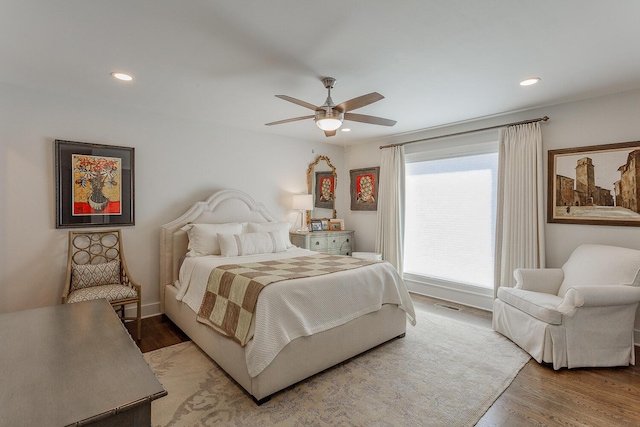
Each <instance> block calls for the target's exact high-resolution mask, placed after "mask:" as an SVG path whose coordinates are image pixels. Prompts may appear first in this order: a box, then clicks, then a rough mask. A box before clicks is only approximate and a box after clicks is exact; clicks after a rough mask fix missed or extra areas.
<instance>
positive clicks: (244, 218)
mask: <svg viewBox="0 0 640 427" xmlns="http://www.w3.org/2000/svg"><path fill="white" fill-rule="evenodd" d="M226 222H278V219H277V218H276V217H275V216H273V215H272V214H271V212H269V211H268V210H267V209H266V208H265V207H264V205H263V204H262V203H258V202H256V201H254V200H253V199H252V198H251V196H249V195H248V194H246V193H243V192H242V191H239V190H222V191H218V192H216V193H214V194H213V195H212V196H211V197H209V198H208V199H207V200H205V201H204V202H196V203H195V204H194V205H193V206H191V208H189V210H187V211H186V212H185V213H184V214H182V215H181V216H180V217H178V218H176V219H174V220H173V221H171V222H169V223H168V224H165V225H163V226H162V227H161V232H162V235H161V236H160V311H161V312H163V313H164V287H165V286H166V285H169V284H173V283H175V281H176V280H178V272H179V269H180V262H181V260H182V258H183V257H184V256H185V254H186V253H187V245H188V243H189V241H188V237H187V233H186V232H185V231H182V230H181V228H182V227H184V226H185V225H186V224H188V223H208V224H222V223H226Z"/></svg>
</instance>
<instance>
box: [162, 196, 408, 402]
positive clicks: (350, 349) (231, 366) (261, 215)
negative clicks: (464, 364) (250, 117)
mask: <svg viewBox="0 0 640 427" xmlns="http://www.w3.org/2000/svg"><path fill="white" fill-rule="evenodd" d="M230 223H233V224H237V223H240V224H242V225H243V231H242V232H246V231H247V230H246V227H247V224H251V225H253V226H255V227H258V226H259V227H263V226H264V227H267V228H268V227H271V226H272V225H276V224H280V225H281V224H282V223H281V222H280V221H279V220H278V219H277V218H276V217H275V216H274V215H272V214H271V213H270V212H269V211H268V210H267V209H266V208H265V207H264V205H263V204H262V203H258V202H256V201H254V200H253V199H252V198H251V197H250V196H249V195H247V194H246V193H244V192H241V191H237V190H222V191H218V192H216V193H214V194H213V195H212V196H211V197H209V198H208V199H207V200H206V201H203V202H197V203H195V204H194V205H193V206H192V207H191V208H190V209H189V210H188V211H187V212H185V213H184V214H183V215H181V216H180V217H179V218H177V219H175V220H174V221H171V222H170V223H168V224H165V225H163V226H162V229H161V244H160V251H161V262H160V268H161V271H160V278H161V280H160V305H161V311H162V312H163V313H164V314H166V315H167V317H169V319H171V320H172V321H173V322H174V323H175V324H176V325H177V326H178V327H180V329H182V330H183V331H184V332H185V333H186V334H187V335H188V336H189V337H190V338H191V340H192V341H193V342H194V343H195V344H196V345H198V346H199V347H200V348H201V349H202V350H203V351H204V352H205V353H206V354H207V355H209V357H211V359H213V361H215V362H216V363H217V364H218V365H219V366H220V367H221V368H222V369H223V370H224V371H225V372H226V373H227V374H229V375H230V376H231V377H232V378H233V379H234V380H235V381H236V382H237V383H238V384H239V385H240V386H242V387H243V388H244V389H245V390H246V391H247V393H248V394H249V395H251V396H252V397H253V399H254V400H255V401H256V403H258V404H262V403H264V402H266V401H268V400H269V399H270V397H271V395H273V394H274V393H276V392H278V391H280V390H282V389H284V388H286V387H289V386H291V385H293V384H295V383H297V382H299V381H301V380H303V379H305V378H308V377H310V376H312V375H314V374H317V373H318V372H321V371H323V370H325V369H327V368H330V367H332V366H334V365H336V364H338V363H340V362H343V361H345V360H347V359H349V358H351V357H354V356H356V355H358V354H360V353H362V352H364V351H367V350H369V349H372V348H373V347H376V346H378V345H380V344H382V343H384V342H386V341H389V340H391V339H394V338H398V337H403V336H404V334H405V330H406V324H407V320H409V322H410V323H412V324H415V313H414V310H413V305H412V303H411V299H410V297H409V294H408V292H407V290H406V287H405V286H404V283H402V280H401V279H400V278H399V276H398V274H397V272H395V269H393V267H391V266H390V264H388V263H386V262H368V263H369V264H371V265H367V266H362V267H359V268H355V269H353V270H350V271H340V272H338V273H331V274H327V275H325V276H320V277H313V278H309V279H294V280H287V281H284V282H278V283H273V284H271V285H270V286H268V287H265V288H264V290H263V292H262V293H261V294H260V296H259V298H258V302H257V308H256V314H255V317H254V321H253V322H252V327H251V334H252V335H251V336H252V338H251V340H250V341H249V342H248V343H247V344H246V345H244V346H243V345H241V344H239V343H237V342H236V341H234V340H232V339H229V338H227V337H224V336H222V335H221V334H219V333H217V332H215V331H214V330H213V329H211V328H210V327H209V326H206V325H204V324H203V323H201V322H199V321H198V320H197V319H196V318H197V313H196V312H197V310H196V308H197V307H196V306H195V303H194V301H197V299H198V298H201V297H200V296H199V295H200V294H201V293H202V292H203V291H202V289H201V286H202V285H197V283H198V282H197V281H196V279H195V278H197V277H201V276H203V273H202V271H203V270H198V269H199V268H200V269H201V268H204V267H202V266H201V265H200V264H198V265H197V266H194V265H195V264H193V262H195V261H194V260H193V259H192V257H189V256H186V255H187V254H188V253H190V251H189V237H188V230H187V229H188V227H190V226H191V225H192V224H225V225H226V224H230ZM256 224H257V225H256ZM215 227H217V225H216V226H215ZM250 231H251V230H250ZM218 236H220V235H218ZM287 241H288V235H287ZM191 252H192V251H191ZM310 254H316V253H311V252H310V251H307V250H305V249H300V248H296V247H288V248H287V249H286V250H285V251H282V252H279V253H277V254H271V255H273V256H275V257H276V258H277V259H283V258H284V259H288V258H290V257H297V256H306V255H310ZM252 257H257V258H252ZM217 258H220V256H216V255H212V256H207V257H202V259H203V260H204V261H206V262H208V263H209V264H212V265H220V264H221V263H222V261H225V260H222V261H221V260H219V259H217ZM222 258H224V257H222ZM349 258H350V257H349ZM246 259H247V257H230V258H227V259H226V263H228V264H230V263H237V262H238V260H246ZM248 259H249V260H252V259H260V260H262V259H271V258H269V257H268V256H267V257H266V258H265V256H264V255H263V254H256V255H250V256H249V257H248ZM347 261H348V260H347ZM243 265H244V264H243ZM181 267H182V269H181ZM339 275H342V276H344V277H340V276H339ZM338 279H340V280H338ZM312 280H313V281H315V282H314V283H315V286H314V287H307V288H304V286H309V285H308V283H307V282H305V281H309V282H310V281H312ZM334 282H335V283H340V286H341V287H345V288H344V289H346V291H344V292H347V293H349V294H350V295H351V299H353V300H354V301H357V303H358V304H361V302H360V300H367V301H369V302H365V303H362V304H368V305H367V306H362V307H359V308H358V309H357V310H355V312H354V313H349V314H346V315H340V316H339V318H336V319H334V320H332V321H330V322H326V321H322V322H324V323H323V326H322V327H316V324H313V325H312V326H311V327H310V328H307V327H306V326H305V328H306V330H307V332H306V333H305V332H300V331H298V332H297V333H295V334H293V335H291V336H290V337H289V340H288V342H285V343H278V344H277V345H276V344H272V342H271V341H270V340H272V338H269V339H268V340H266V339H264V338H262V335H261V334H264V332H263V330H264V329H265V328H264V327H262V326H261V325H263V323H261V322H263V321H264V322H266V321H267V320H264V319H271V318H276V316H273V313H271V312H269V310H270V309H271V307H272V306H273V305H274V304H276V305H277V304H281V307H284V308H283V309H286V310H290V311H291V310H293V311H294V312H296V310H297V311H301V312H304V313H306V310H308V309H309V310H310V311H313V307H311V306H307V307H305V308H303V309H297V308H296V307H295V304H293V305H294V307H293V308H291V306H292V304H291V301H296V300H297V299H299V298H300V297H301V295H302V296H303V297H304V296H306V293H307V291H309V292H314V291H313V290H314V289H316V288H319V287H327V286H329V284H331V283H334ZM376 282H380V283H376ZM285 283H286V284H285ZM294 285H295V286H294ZM205 286H206V285H205ZM332 286H333V285H332ZM300 287H301V288H300ZM376 287H379V288H380V289H382V290H381V291H380V292H379V294H380V295H378V296H377V297H376V296H367V295H368V294H369V293H370V289H373V288H376ZM301 289H304V290H303V291H301ZM278 292H282V293H280V294H279V293H278ZM287 292H288V293H287ZM340 292H343V290H342V288H341V289H340ZM358 292H362V295H363V296H362V297H361V296H360V295H359V294H358ZM194 295H195V296H194ZM287 298H290V299H291V301H289V300H287ZM331 298H334V299H336V298H335V297H331ZM376 298H377V302H375V303H373V302H371V301H373V300H375V299H376ZM337 299H341V298H337ZM344 299H348V298H347V297H345V298H344ZM283 300H284V301H286V304H285V303H284V302H282V301H283ZM266 301H270V302H266ZM263 302H264V304H263V305H262V306H261V305H260V304H262V303H263ZM300 304H301V305H304V304H305V303H304V302H301V303H300ZM306 304H309V303H308V302H307V303H306ZM338 305H339V304H338ZM274 310H275V311H278V312H279V310H280V308H276V309H274ZM316 311H321V312H322V313H324V310H316ZM261 319H263V320H261ZM268 321H271V320H268ZM280 322H281V323H283V322H285V323H286V322H289V320H286V321H283V320H280ZM293 323H295V322H293ZM302 323H305V325H306V320H305V321H303V322H302ZM293 327H297V326H295V325H293ZM267 329H268V330H271V329H275V328H273V327H271V326H269V327H267ZM303 329H304V328H303ZM309 331H310V332H309ZM287 334H290V333H289V332H287V333H281V334H280V335H281V336H287ZM278 339H279V338H278ZM276 341H277V339H276ZM265 342H266V343H267V345H266V346H265ZM263 347H269V348H270V350H269V351H271V352H272V353H273V354H271V355H269V356H268V357H266V358H267V359H268V360H267V362H265V361H264V360H262V362H260V363H259V366H258V367H257V368H256V362H255V360H257V359H260V358H261V356H260V353H259V351H262V350H257V349H262V348H263ZM264 358H265V357H263V359H264Z"/></svg>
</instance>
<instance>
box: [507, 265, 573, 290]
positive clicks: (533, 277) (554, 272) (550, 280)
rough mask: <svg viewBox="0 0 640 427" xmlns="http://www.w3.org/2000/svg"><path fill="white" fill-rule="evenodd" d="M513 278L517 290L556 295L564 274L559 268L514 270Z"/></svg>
mask: <svg viewBox="0 0 640 427" xmlns="http://www.w3.org/2000/svg"><path fill="white" fill-rule="evenodd" d="M513 277H515V279H516V286H515V288H517V289H522V290H525V291H533V292H543V293H545V294H552V295H558V291H559V290H560V285H562V281H563V280H564V272H563V271H562V269H561V268H516V269H515V271H514V272H513Z"/></svg>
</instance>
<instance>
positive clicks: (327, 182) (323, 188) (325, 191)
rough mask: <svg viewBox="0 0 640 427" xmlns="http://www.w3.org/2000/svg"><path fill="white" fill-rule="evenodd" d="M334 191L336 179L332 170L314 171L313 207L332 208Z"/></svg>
mask: <svg viewBox="0 0 640 427" xmlns="http://www.w3.org/2000/svg"><path fill="white" fill-rule="evenodd" d="M335 191H336V179H335V176H334V175H333V172H316V188H315V195H314V197H313V200H314V207H316V208H324V209H333V201H334V199H335Z"/></svg>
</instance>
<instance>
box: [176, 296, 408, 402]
mask: <svg viewBox="0 0 640 427" xmlns="http://www.w3.org/2000/svg"><path fill="white" fill-rule="evenodd" d="M177 292H178V290H177V288H175V287H174V286H171V285H167V286H166V288H165V292H164V298H165V301H164V303H165V304H164V308H165V314H166V315H167V316H168V317H169V319H171V321H173V322H174V323H175V324H176V325H177V326H178V327H179V328H180V329H182V331H183V332H184V333H185V334H187V335H188V336H189V337H190V338H191V340H192V341H193V342H194V343H195V344H196V345H198V347H200V348H201V349H202V350H203V351H204V352H205V353H207V354H208V355H209V357H211V358H212V359H213V360H214V361H215V362H216V363H217V364H218V365H219V366H220V367H221V368H222V369H223V370H224V371H225V372H226V373H227V374H229V375H230V376H231V377H232V378H233V379H234V380H235V381H236V382H237V383H238V384H240V385H241V386H242V387H243V388H244V389H245V390H246V391H247V392H248V393H249V394H250V395H251V396H253V398H254V399H255V400H256V401H258V402H260V401H265V400H266V398H268V397H269V396H271V395H272V394H273V393H275V392H277V391H280V390H282V389H284V388H286V387H288V386H290V385H292V384H295V383H297V382H299V381H301V380H303V379H305V378H308V377H310V376H312V375H314V374H317V373H318V372H321V371H323V370H325V369H327V368H330V367H332V366H334V365H336V364H338V363H340V362H343V361H345V360H347V359H349V358H351V357H353V356H356V355H358V354H360V353H362V352H364V351H367V350H369V349H371V348H373V347H375V346H377V345H379V344H382V343H384V342H386V341H389V340H391V339H393V338H396V337H399V336H403V335H404V333H405V331H406V323H407V320H406V313H405V312H404V311H403V310H401V309H399V308H398V307H397V306H396V305H392V304H385V305H383V306H382V308H381V309H380V310H378V311H376V312H373V313H369V314H366V315H364V316H361V317H359V318H357V319H354V320H352V321H350V322H347V323H346V324H344V325H342V326H338V327H336V328H333V329H329V330H327V331H324V332H321V333H318V334H315V335H312V336H308V337H300V338H296V339H295V340H293V341H291V342H290V343H289V344H288V345H287V346H286V347H285V348H284V349H282V350H281V351H280V353H279V354H278V356H277V357H276V358H275V359H274V360H273V362H271V364H270V365H269V366H267V368H266V369H264V371H262V372H261V373H260V374H259V375H258V376H256V377H253V378H252V377H250V376H249V373H248V371H247V365H246V362H245V354H244V348H243V347H240V345H238V344H237V343H235V342H233V341H231V340H230V339H228V338H224V337H222V336H221V335H219V334H217V333H215V332H213V331H212V330H211V329H209V328H208V327H206V326H205V325H203V324H201V323H199V322H197V321H196V314H195V312H194V311H193V310H191V308H189V306H187V305H186V304H184V303H183V302H181V301H178V300H176V298H175V297H176V294H177Z"/></svg>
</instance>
